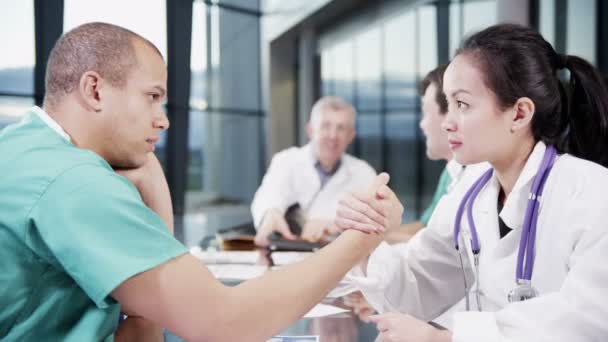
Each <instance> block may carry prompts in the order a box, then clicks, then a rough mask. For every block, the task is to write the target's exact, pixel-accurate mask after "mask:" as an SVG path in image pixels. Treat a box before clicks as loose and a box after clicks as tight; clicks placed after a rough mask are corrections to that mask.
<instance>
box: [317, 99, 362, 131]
mask: <svg viewBox="0 0 608 342" xmlns="http://www.w3.org/2000/svg"><path fill="white" fill-rule="evenodd" d="M326 110H332V111H347V112H349V113H351V114H352V118H353V127H354V126H355V117H356V116H357V111H356V110H355V107H353V105H351V104H350V103H348V102H346V101H345V100H344V99H342V98H341V97H337V96H324V97H322V98H320V99H319V100H317V102H315V104H314V105H313V106H312V110H311V111H310V123H314V122H316V121H318V120H320V118H321V114H322V113H323V112H324V111H326Z"/></svg>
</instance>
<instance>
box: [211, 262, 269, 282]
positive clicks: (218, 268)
mask: <svg viewBox="0 0 608 342" xmlns="http://www.w3.org/2000/svg"><path fill="white" fill-rule="evenodd" d="M207 268H209V271H211V273H213V275H214V276H215V277H216V278H217V279H219V280H240V281H245V280H249V279H253V278H257V277H259V276H261V275H262V274H264V272H266V270H268V268H267V267H266V266H261V265H242V264H218V265H207Z"/></svg>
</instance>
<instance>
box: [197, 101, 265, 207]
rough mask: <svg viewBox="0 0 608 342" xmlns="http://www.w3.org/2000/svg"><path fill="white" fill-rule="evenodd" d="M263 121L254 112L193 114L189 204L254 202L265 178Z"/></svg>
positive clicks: (200, 112) (198, 112) (205, 112)
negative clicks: (262, 162) (219, 201)
mask: <svg viewBox="0 0 608 342" xmlns="http://www.w3.org/2000/svg"><path fill="white" fill-rule="evenodd" d="M262 120H263V117H262V116H259V115H257V113H254V112H252V113H241V112H239V113H235V112H229V111H213V112H211V111H204V112H203V111H197V110H193V111H191V112H190V119H189V121H190V123H189V130H190V131H189V139H188V140H189V141H188V147H189V151H190V155H189V157H190V162H189V165H188V179H187V190H188V200H189V201H194V202H197V201H198V202H200V203H199V204H201V203H204V202H205V201H209V200H211V199H218V198H222V199H233V200H240V201H249V200H251V199H252V197H253V194H254V193H255V190H256V189H257V187H258V185H259V181H260V179H261V178H262V174H261V170H262V165H261V160H262V155H261V153H262V148H261V146H263V145H262V144H263V143H264V140H263V135H262Z"/></svg>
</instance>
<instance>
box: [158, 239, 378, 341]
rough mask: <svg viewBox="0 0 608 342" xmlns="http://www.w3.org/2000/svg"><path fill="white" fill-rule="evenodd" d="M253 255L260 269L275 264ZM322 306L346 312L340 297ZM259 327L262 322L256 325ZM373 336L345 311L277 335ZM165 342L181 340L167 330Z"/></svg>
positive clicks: (361, 338)
mask: <svg viewBox="0 0 608 342" xmlns="http://www.w3.org/2000/svg"><path fill="white" fill-rule="evenodd" d="M257 252H258V253H259V257H258V260H257V264H259V265H263V266H272V265H274V264H275V262H274V261H273V258H272V254H271V253H269V252H268V251H267V250H264V249H260V250H258V251H257ZM222 282H224V283H225V284H227V285H229V286H234V285H236V284H238V283H239V282H240V281H229V280H222ZM322 303H323V304H329V305H333V306H337V307H341V308H344V309H349V308H348V307H346V306H345V305H344V304H343V301H342V298H326V299H324V300H323V301H322ZM260 324H263V323H262V322H260ZM243 334H244V335H245V334H247V332H246V331H244V332H243ZM377 334H378V331H377V330H376V327H375V325H374V324H371V323H366V322H363V321H362V320H360V319H359V318H358V317H357V315H356V314H355V313H354V312H352V311H350V310H349V311H347V312H342V313H338V314H334V315H330V316H324V317H314V318H301V319H300V320H298V321H297V322H295V323H294V324H292V325H291V326H289V327H288V328H287V329H285V330H284V331H282V332H281V333H280V334H278V335H286V336H305V335H315V336H319V341H320V342H373V341H374V340H375V339H376V336H377ZM165 341H166V342H182V341H184V340H182V339H181V338H179V337H177V336H175V335H173V334H172V333H170V332H168V331H167V332H165Z"/></svg>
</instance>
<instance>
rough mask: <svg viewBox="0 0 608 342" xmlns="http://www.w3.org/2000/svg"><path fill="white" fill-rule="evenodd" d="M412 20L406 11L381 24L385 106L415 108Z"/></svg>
mask: <svg viewBox="0 0 608 342" xmlns="http://www.w3.org/2000/svg"><path fill="white" fill-rule="evenodd" d="M415 44H416V17H415V12H413V11H408V12H406V13H405V14H403V15H400V16H398V17H396V18H394V19H391V20H390V21H388V22H386V24H385V25H384V70H385V83H386V106H387V108H389V109H395V108H406V107H407V108H411V107H414V106H416V101H418V99H417V91H416V55H415V52H416V49H415Z"/></svg>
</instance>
